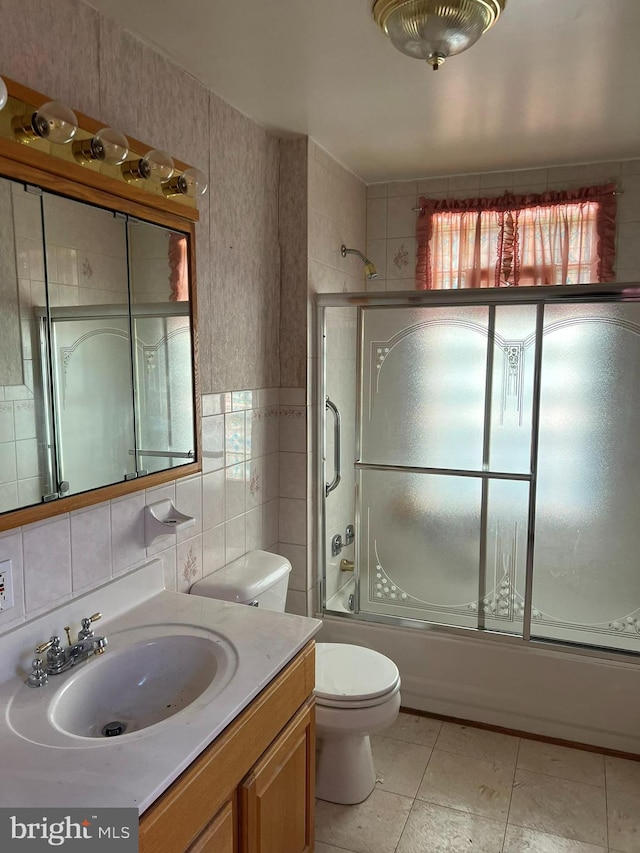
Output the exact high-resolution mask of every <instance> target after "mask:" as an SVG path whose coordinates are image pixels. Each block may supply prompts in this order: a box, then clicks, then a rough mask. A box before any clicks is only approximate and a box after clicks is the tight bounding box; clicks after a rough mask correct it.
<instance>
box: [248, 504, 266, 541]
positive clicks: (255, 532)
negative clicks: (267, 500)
mask: <svg viewBox="0 0 640 853" xmlns="http://www.w3.org/2000/svg"><path fill="white" fill-rule="evenodd" d="M246 521H247V525H246V537H247V538H246V545H245V548H246V549H247V551H255V550H256V549H262V548H263V547H264V543H263V539H262V527H263V518H262V506H259V507H257V508H256V509H252V510H250V511H249V512H247V515H246Z"/></svg>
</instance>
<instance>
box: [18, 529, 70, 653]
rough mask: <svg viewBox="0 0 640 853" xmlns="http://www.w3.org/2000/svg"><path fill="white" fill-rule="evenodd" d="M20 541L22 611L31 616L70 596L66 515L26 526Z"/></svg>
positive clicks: (68, 538)
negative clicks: (23, 583)
mask: <svg viewBox="0 0 640 853" xmlns="http://www.w3.org/2000/svg"><path fill="white" fill-rule="evenodd" d="M22 542H23V554H24V581H25V588H24V593H25V610H26V613H27V615H28V616H33V615H35V614H37V613H40V612H43V611H44V610H49V609H51V608H53V607H55V606H56V604H59V603H60V602H61V601H64V600H65V599H68V598H70V597H71V592H72V586H71V541H70V529H69V516H68V515H66V514H65V515H62V516H58V517H57V518H55V519H54V520H53V521H47V522H41V523H38V524H32V525H30V526H29V527H25V528H24V530H23V533H22ZM45 639H46V637H45V638H43V642H44V640H45Z"/></svg>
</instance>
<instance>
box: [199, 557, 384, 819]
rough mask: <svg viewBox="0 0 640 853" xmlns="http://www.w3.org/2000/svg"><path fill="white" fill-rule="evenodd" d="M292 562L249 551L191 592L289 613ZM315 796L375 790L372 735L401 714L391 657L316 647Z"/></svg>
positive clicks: (350, 799)
mask: <svg viewBox="0 0 640 853" xmlns="http://www.w3.org/2000/svg"><path fill="white" fill-rule="evenodd" d="M290 571H291V563H289V561H288V560H287V559H285V558H284V557H281V556H279V555H278V554H271V553H269V552H267V551H249V553H247V554H245V555H244V556H243V557H240V558H239V559H238V560H235V561H234V562H233V563H230V564H229V565H228V566H226V567H225V568H224V569H220V570H219V571H217V572H214V573H213V574H211V575H207V576H206V577H204V578H202V580H199V581H197V582H196V583H194V585H193V586H192V587H191V590H190V591H191V593H192V594H193V595H204V596H207V597H209V598H219V599H223V600H225V601H235V602H237V603H239V604H250V605H253V606H254V607H262V608H266V609H267V610H278V611H284V608H285V603H286V598H287V585H288V582H289V573H290ZM315 696H316V732H317V738H318V755H317V765H318V766H317V772H316V796H318V797H319V798H320V799H321V800H329V801H330V802H333V803H344V804H352V803H360V802H362V801H363V800H366V798H367V797H368V796H369V794H370V793H371V792H372V791H373V789H374V787H375V784H376V774H375V770H374V767H373V758H372V755H371V744H370V741H369V735H371V734H375V733H376V732H380V731H382V730H383V729H386V728H387V727H388V726H390V725H391V724H392V723H393V722H394V720H395V719H396V717H397V716H398V711H399V710H400V673H399V672H398V667H397V666H396V665H395V663H393V661H391V660H389V658H387V657H385V656H384V655H381V654H380V653H379V652H375V651H373V650H372V649H367V648H364V647H362V646H352V645H347V644H344V643H317V644H316V687H315Z"/></svg>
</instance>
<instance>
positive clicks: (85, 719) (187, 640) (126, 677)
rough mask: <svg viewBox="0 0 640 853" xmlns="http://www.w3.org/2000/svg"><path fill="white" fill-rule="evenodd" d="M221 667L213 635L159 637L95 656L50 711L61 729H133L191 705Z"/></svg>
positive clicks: (95, 733)
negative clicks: (99, 656) (210, 636)
mask: <svg viewBox="0 0 640 853" xmlns="http://www.w3.org/2000/svg"><path fill="white" fill-rule="evenodd" d="M217 673H218V656H217V655H216V647H215V644H214V643H212V642H211V640H209V639H207V638H205V637H194V636H190V635H182V636H168V637H157V638H155V639H153V640H149V641H147V642H144V643H136V644H134V645H133V646H130V647H129V648H127V649H121V650H120V651H119V652H116V653H115V654H112V655H107V654H105V655H104V658H103V659H102V660H95V661H91V662H90V665H88V666H87V667H86V668H84V669H82V670H81V671H79V672H78V673H77V674H76V677H75V678H72V679H70V680H69V681H68V682H67V684H66V685H65V686H64V688H63V689H62V690H60V691H59V693H58V695H57V697H56V699H55V701H54V702H52V704H51V707H50V709H49V715H50V718H51V721H52V723H53V724H54V725H55V726H57V727H58V728H59V729H62V731H64V732H67V733H68V734H72V735H79V736H80V737H112V736H116V735H120V734H125V733H131V732H134V731H139V730H140V729H145V728H147V727H148V726H153V725H155V724H156V723H159V722H161V721H162V720H166V719H167V718H168V717H173V716H174V714H177V713H178V712H179V711H182V710H183V709H184V708H187V707H188V706H189V705H191V703H192V702H195V700H196V699H198V697H200V696H201V695H202V694H203V693H204V691H205V690H206V689H207V687H209V685H210V684H211V683H212V682H213V680H214V679H215V677H216V674H217Z"/></svg>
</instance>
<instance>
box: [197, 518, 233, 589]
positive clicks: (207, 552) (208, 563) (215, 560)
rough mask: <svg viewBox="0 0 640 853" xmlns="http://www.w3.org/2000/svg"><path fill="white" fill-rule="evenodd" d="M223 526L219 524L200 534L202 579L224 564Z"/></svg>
mask: <svg viewBox="0 0 640 853" xmlns="http://www.w3.org/2000/svg"><path fill="white" fill-rule="evenodd" d="M226 562H227V560H226V553H225V525H224V524H219V525H217V526H216V527H212V528H210V529H209V530H205V531H204V533H203V534H202V575H203V577H204V576H206V575H209V574H211V572H215V571H217V570H218V569H221V568H222V567H223V566H224V565H225V564H226Z"/></svg>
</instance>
